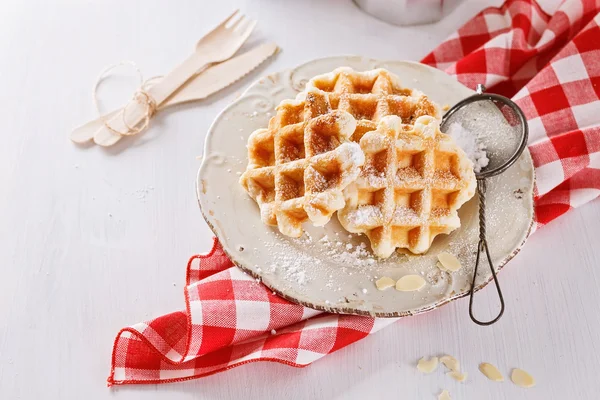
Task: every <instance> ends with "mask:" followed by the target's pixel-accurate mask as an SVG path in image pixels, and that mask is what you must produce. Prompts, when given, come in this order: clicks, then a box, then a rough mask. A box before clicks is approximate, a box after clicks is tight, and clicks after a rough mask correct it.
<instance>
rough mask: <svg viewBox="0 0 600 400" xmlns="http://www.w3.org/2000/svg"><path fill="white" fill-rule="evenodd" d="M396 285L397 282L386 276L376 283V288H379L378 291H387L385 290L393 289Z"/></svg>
mask: <svg viewBox="0 0 600 400" xmlns="http://www.w3.org/2000/svg"><path fill="white" fill-rule="evenodd" d="M395 284H396V281H395V280H393V279H392V278H388V277H387V276H384V277H383V278H379V279H377V281H376V282H375V286H377V289H379V290H385V289H388V288H391V287H393V286H394V285H395Z"/></svg>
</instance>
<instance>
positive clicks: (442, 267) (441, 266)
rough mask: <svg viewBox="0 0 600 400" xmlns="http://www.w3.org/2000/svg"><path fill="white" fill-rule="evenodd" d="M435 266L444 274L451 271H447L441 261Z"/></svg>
mask: <svg viewBox="0 0 600 400" xmlns="http://www.w3.org/2000/svg"><path fill="white" fill-rule="evenodd" d="M435 266H436V267H438V268H439V270H440V271H442V272H450V271H448V270H447V269H446V268H445V267H444V266H443V265H442V263H441V262H439V261H438V262H437V263H436V264H435Z"/></svg>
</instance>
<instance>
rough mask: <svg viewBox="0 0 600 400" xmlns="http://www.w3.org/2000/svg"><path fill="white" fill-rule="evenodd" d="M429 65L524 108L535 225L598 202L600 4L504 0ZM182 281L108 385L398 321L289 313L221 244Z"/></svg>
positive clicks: (125, 346)
mask: <svg viewBox="0 0 600 400" xmlns="http://www.w3.org/2000/svg"><path fill="white" fill-rule="evenodd" d="M423 62H424V63H426V64H430V65H433V66H435V67H437V68H440V69H443V70H444V71H446V72H447V73H449V74H451V75H454V76H456V78H457V79H458V80H459V81H460V82H462V83H463V84H465V85H466V86H469V87H475V85H476V84H477V83H484V84H485V85H486V86H487V88H488V91H490V92H496V93H500V94H503V95H506V96H509V97H512V98H513V99H515V101H517V103H518V104H519V105H520V106H521V107H522V109H523V111H524V112H525V114H526V115H527V118H528V120H529V125H530V143H529V149H530V151H531V154H532V156H533V160H534V164H535V167H536V177H537V186H536V192H535V194H536V217H537V224H538V226H541V225H543V224H546V223H548V222H549V221H551V220H553V219H555V218H556V217H558V216H560V215H562V214H563V213H565V212H566V211H568V210H569V209H571V208H575V207H577V206H579V205H582V204H584V203H586V202H588V201H591V200H592V199H594V198H596V197H597V196H598V194H600V0H584V1H577V0H568V1H565V2H563V3H562V4H561V6H560V7H559V9H558V10H557V11H556V12H555V13H554V14H553V15H551V16H550V15H546V14H545V13H544V12H543V11H542V10H541V9H540V8H539V7H538V6H537V5H536V4H535V3H534V2H533V1H532V0H509V1H507V2H506V3H505V4H504V5H503V6H502V7H500V8H488V9H486V10H484V11H482V12H481V13H479V14H478V15H477V16H475V17H474V18H473V19H472V20H471V21H469V22H467V23H466V24H465V25H464V26H463V27H461V28H460V29H459V30H458V31H457V32H456V33H455V34H453V35H452V36H451V37H449V38H448V39H447V40H446V41H445V42H444V43H442V44H441V45H440V46H439V47H438V48H436V49H435V50H434V51H433V52H432V53H431V54H429V55H428V56H427V57H425V58H424V60H423ZM187 271H188V272H187V282H186V283H187V284H186V288H185V301H186V309H185V310H184V311H179V312H174V313H171V314H167V315H164V316H162V317H159V318H156V319H154V320H152V321H149V322H143V323H139V324H135V325H132V326H130V327H127V328H124V329H122V330H121V331H120V332H119V333H118V335H117V338H116V340H115V344H114V348H113V354H112V368H111V373H110V376H109V378H108V383H109V385H113V384H130V383H165V382H174V381H180V380H186V379H192V378H198V377H201V376H206V375H210V374H214V373H216V372H220V371H224V370H226V369H229V368H233V367H236V366H239V365H242V364H245V363H249V362H253V361H275V362H280V363H283V364H288V365H292V366H295V367H303V366H306V365H308V364H310V363H312V362H313V361H315V360H317V359H319V358H321V357H323V356H325V355H326V354H329V353H332V352H334V351H336V350H338V349H341V348H342V347H345V346H347V345H349V344H351V343H354V342H356V341H357V340H360V339H362V338H364V337H366V336H368V335H369V334H371V333H373V332H376V331H378V330H379V329H381V328H383V327H385V326H387V325H389V324H391V323H393V322H395V321H396V320H395V319H376V318H369V317H360V316H351V315H335V314H328V313H322V312H320V311H316V310H312V309H309V308H306V307H303V306H300V305H296V304H292V303H290V302H288V301H286V300H284V299H281V298H279V297H278V296H276V295H273V293H272V292H271V291H270V290H269V289H268V288H266V287H265V286H263V285H262V284H261V283H258V282H256V281H255V280H254V279H252V278H251V277H249V276H248V275H246V274H244V273H243V272H242V271H241V270H239V269H238V268H236V267H235V266H234V265H233V264H232V263H231V261H230V260H229V259H228V258H227V257H226V255H225V254H224V253H223V251H222V249H221V246H220V244H219V243H218V242H217V241H215V243H214V246H213V248H212V250H211V251H210V252H209V253H208V254H206V255H199V256H194V257H192V259H191V260H190V262H189V264H188V270H187Z"/></svg>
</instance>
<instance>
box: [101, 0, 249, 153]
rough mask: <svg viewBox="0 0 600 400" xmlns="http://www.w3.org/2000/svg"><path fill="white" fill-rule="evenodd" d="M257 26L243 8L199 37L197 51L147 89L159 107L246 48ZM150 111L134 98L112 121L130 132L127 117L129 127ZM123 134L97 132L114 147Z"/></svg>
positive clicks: (137, 122)
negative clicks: (195, 78)
mask: <svg viewBox="0 0 600 400" xmlns="http://www.w3.org/2000/svg"><path fill="white" fill-rule="evenodd" d="M255 26H256V21H254V20H250V19H248V18H246V17H245V16H243V15H240V14H239V10H236V11H235V12H234V13H233V14H231V15H230V16H229V17H227V18H226V19H225V20H224V21H223V22H221V23H220V24H219V25H218V26H217V27H216V28H214V29H213V30H212V31H210V32H209V33H207V34H206V35H205V36H204V37H202V38H201V39H200V40H198V42H197V43H196V49H195V51H194V53H192V54H191V55H190V56H189V57H188V58H187V59H186V60H185V61H184V62H183V63H181V64H180V65H179V66H178V67H176V68H175V69H174V70H172V71H171V72H170V73H169V74H167V75H166V76H165V77H164V78H163V79H162V80H161V81H160V82H158V83H157V84H156V85H153V86H152V87H150V88H149V89H148V90H147V91H146V92H147V93H148V94H149V95H150V97H151V98H152V99H153V100H154V102H155V106H156V107H157V108H158V107H159V106H160V105H161V104H162V103H163V102H164V101H165V100H167V99H168V98H169V96H171V95H172V94H173V93H174V92H175V91H176V90H177V89H179V88H180V87H181V86H183V85H184V84H185V83H186V82H187V81H188V80H189V79H190V78H192V77H193V76H194V75H196V74H197V73H201V72H202V70H203V69H204V68H206V67H207V66H208V65H210V64H214V63H220V62H223V61H225V60H227V59H229V58H231V57H232V56H233V55H234V54H235V53H236V52H237V51H238V50H239V48H240V47H242V45H243V44H244V42H245V41H246V39H248V37H249V36H250V34H251V33H252V30H253V29H254V27H255ZM146 111H147V105H144V104H140V103H138V102H137V101H133V102H131V103H130V104H129V105H128V106H127V115H125V116H123V115H121V113H119V114H118V115H116V116H114V117H112V118H111V119H109V121H108V124H109V125H110V126H111V127H112V128H113V129H115V130H117V131H121V132H123V131H127V130H128V128H127V126H126V124H125V122H124V118H126V121H127V124H128V125H129V126H136V125H138V124H139V123H141V122H142V121H143V120H144V118H145V115H146ZM121 137H122V136H121V135H120V134H118V133H116V132H112V131H111V130H109V129H108V128H107V127H106V126H103V127H102V128H100V129H98V131H96V133H95V134H94V142H95V143H96V144H99V145H101V146H112V145H113V144H115V143H117V142H118V141H119V140H120V139H121Z"/></svg>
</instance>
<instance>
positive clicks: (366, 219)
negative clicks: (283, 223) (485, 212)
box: [338, 116, 476, 258]
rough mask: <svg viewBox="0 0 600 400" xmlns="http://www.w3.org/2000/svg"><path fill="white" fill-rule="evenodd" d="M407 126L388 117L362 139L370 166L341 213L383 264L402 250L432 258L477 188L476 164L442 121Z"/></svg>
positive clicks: (423, 118) (352, 188)
mask: <svg viewBox="0 0 600 400" xmlns="http://www.w3.org/2000/svg"><path fill="white" fill-rule="evenodd" d="M402 122H403V121H402V120H401V119H400V118H399V117H397V116H388V117H384V118H382V119H381V121H380V122H379V124H378V126H377V130H375V131H371V132H368V133H366V134H365V135H364V136H363V137H362V138H361V140H360V147H361V149H362V150H363V151H364V153H365V164H364V166H363V167H362V170H361V173H360V176H359V178H357V180H356V182H355V183H354V184H352V185H349V186H348V187H347V188H346V189H345V191H344V193H345V196H346V206H345V207H344V208H343V209H342V210H340V211H338V219H339V220H340V222H341V224H342V225H343V226H344V228H345V229H346V230H348V231H349V232H353V233H365V234H366V235H367V236H368V237H369V240H370V241H371V247H372V248H373V252H374V253H375V254H376V255H377V256H378V257H381V258H387V257H389V256H390V255H391V254H392V253H393V252H394V250H395V249H396V248H406V249H408V250H410V251H411V252H412V253H415V254H419V253H424V252H426V251H427V250H428V249H429V247H430V246H431V242H432V241H433V239H434V238H435V236H436V235H438V234H440V233H450V232H451V231H453V230H454V229H456V228H458V227H459V226H460V219H459V218H458V213H457V210H458V208H460V206H461V205H462V204H464V203H465V202H466V201H468V200H469V199H470V198H471V197H473V195H474V194H475V188H476V180H475V173H474V172H473V163H472V162H471V161H470V160H469V159H468V158H467V156H466V154H465V153H464V152H463V151H462V150H461V149H460V148H459V147H458V146H457V145H456V143H455V142H454V140H453V139H452V138H451V137H450V136H448V135H445V134H443V133H442V132H440V130H439V126H438V123H439V122H438V120H437V119H435V118H433V117H431V116H421V117H418V118H417V119H416V121H415V122H414V125H406V124H403V123H402Z"/></svg>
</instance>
